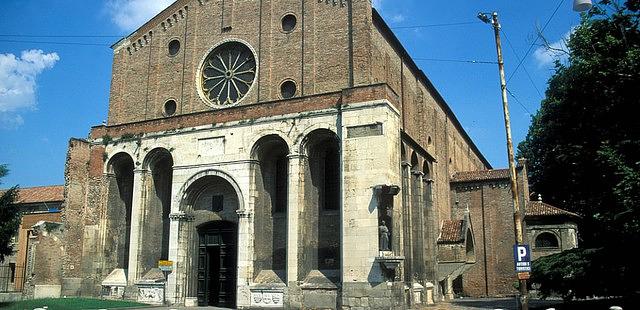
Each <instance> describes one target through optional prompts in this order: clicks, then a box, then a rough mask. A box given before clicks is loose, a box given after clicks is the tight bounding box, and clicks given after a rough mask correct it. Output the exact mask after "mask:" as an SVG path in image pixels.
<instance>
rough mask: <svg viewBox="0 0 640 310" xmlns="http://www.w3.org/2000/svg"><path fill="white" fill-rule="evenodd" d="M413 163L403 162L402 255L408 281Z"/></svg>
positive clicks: (409, 280) (408, 280)
mask: <svg viewBox="0 0 640 310" xmlns="http://www.w3.org/2000/svg"><path fill="white" fill-rule="evenodd" d="M410 169H411V164H410V163H409V162H406V161H403V162H402V248H403V251H402V255H404V257H405V260H404V264H403V267H404V268H403V274H404V280H405V282H407V283H411V278H412V272H413V271H412V268H411V265H412V263H411V256H412V255H411V253H412V251H411V241H412V240H411V182H410V176H409V171H410Z"/></svg>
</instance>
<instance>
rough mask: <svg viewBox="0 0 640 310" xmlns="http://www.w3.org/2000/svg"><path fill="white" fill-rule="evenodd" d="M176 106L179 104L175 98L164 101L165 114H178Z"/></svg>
mask: <svg viewBox="0 0 640 310" xmlns="http://www.w3.org/2000/svg"><path fill="white" fill-rule="evenodd" d="M176 107H177V105H176V101H175V100H173V99H171V100H167V102H165V103H164V114H165V115H167V116H171V115H173V114H176Z"/></svg>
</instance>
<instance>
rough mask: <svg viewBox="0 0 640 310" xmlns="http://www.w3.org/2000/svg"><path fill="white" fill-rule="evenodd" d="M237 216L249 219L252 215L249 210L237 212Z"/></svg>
mask: <svg viewBox="0 0 640 310" xmlns="http://www.w3.org/2000/svg"><path fill="white" fill-rule="evenodd" d="M236 214H238V217H240V218H241V219H248V218H250V217H251V214H252V213H251V212H249V211H248V210H236Z"/></svg>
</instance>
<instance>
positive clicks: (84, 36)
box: [0, 33, 124, 38]
mask: <svg viewBox="0 0 640 310" xmlns="http://www.w3.org/2000/svg"><path fill="white" fill-rule="evenodd" d="M0 37H11V38H122V37H124V36H122V35H119V36H113V35H75V34H72V35H35V34H6V33H5V34H0Z"/></svg>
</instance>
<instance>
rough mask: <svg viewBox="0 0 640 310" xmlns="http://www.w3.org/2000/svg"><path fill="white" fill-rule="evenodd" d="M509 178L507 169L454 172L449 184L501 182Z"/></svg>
mask: <svg viewBox="0 0 640 310" xmlns="http://www.w3.org/2000/svg"><path fill="white" fill-rule="evenodd" d="M509 177H510V176H509V169H493V170H478V171H463V172H456V173H455V174H454V175H453V176H452V177H451V183H460V182H476V181H489V180H503V179H509Z"/></svg>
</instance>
